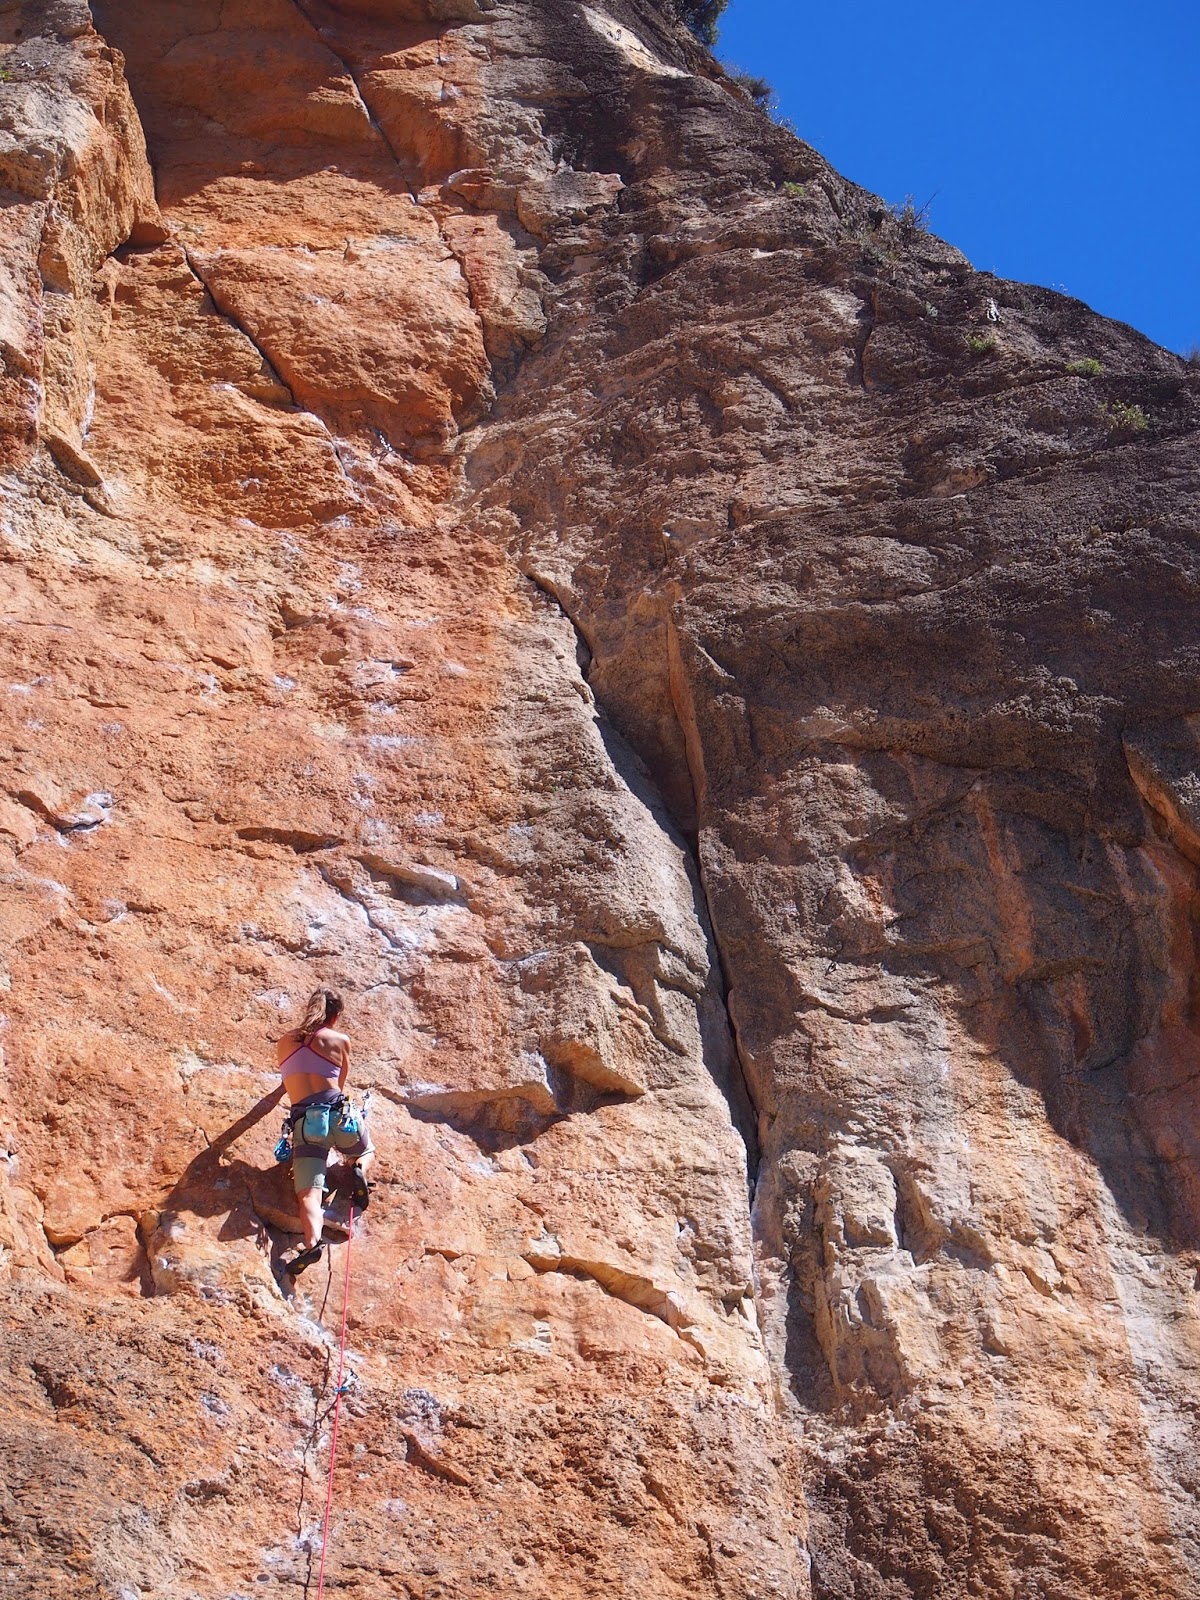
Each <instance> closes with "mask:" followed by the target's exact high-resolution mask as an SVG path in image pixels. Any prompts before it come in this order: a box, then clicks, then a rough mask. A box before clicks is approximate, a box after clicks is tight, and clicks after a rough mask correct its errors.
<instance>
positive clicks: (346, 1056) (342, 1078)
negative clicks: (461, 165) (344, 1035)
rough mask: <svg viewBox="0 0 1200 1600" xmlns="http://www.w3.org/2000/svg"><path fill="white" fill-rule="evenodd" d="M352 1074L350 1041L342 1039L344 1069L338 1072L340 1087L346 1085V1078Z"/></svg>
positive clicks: (342, 1087)
mask: <svg viewBox="0 0 1200 1600" xmlns="http://www.w3.org/2000/svg"><path fill="white" fill-rule="evenodd" d="M349 1076H350V1041H349V1039H345V1040H343V1041H342V1070H341V1071H340V1072H339V1073H338V1088H339V1089H344V1088H345V1087H346V1079H347V1078H348V1077H349Z"/></svg>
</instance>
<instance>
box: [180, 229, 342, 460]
mask: <svg viewBox="0 0 1200 1600" xmlns="http://www.w3.org/2000/svg"><path fill="white" fill-rule="evenodd" d="M181 249H182V250H183V259H184V260H185V261H186V262H187V268H188V271H189V272H190V273H191V275H192V277H193V278H195V280H196V282H197V283H198V284H199V285H200V287H201V288H202V289H203V290H204V292H205V294H206V295H207V296H208V298H209V301H210V302H211V304H212V307H213V310H214V311H215V312H216V313H217V315H218V316H221V317H224V318H225V321H226V322H227V323H228V324H229V326H230V327H231V328H233V329H234V330H235V332H237V333H240V334H241V336H242V338H243V339H245V341H246V343H247V344H249V345H251V346H253V348H254V349H255V350H256V351H257V352H258V354H259V355H260V356H261V357H262V363H263V366H264V367H265V368H266V371H267V376H268V377H269V378H270V379H271V381H272V382H274V383H277V384H278V385H279V387H280V388H281V389H282V390H284V392H285V393H286V394H287V397H288V403H289V404H290V405H292V406H294V407H295V409H296V410H297V411H303V410H305V409H306V408H305V407H304V406H302V405H300V404H299V402H298V401H297V399H296V394H295V391H294V389H293V388H292V385H291V383H290V382H288V381H287V380H286V379H285V377H284V376H283V375H282V373H281V371H280V368H279V366H278V364H277V363H276V362H275V361H274V360H272V358H271V357H270V356H269V355H268V354H267V352H266V350H264V349H263V347H262V345H261V344H259V342H258V340H257V339H256V338H255V337H254V335H253V333H251V331H250V329H249V328H248V327H247V326H246V324H245V322H244V321H243V320H242V319H241V318H240V317H239V316H238V315H237V313H236V312H235V311H234V309H233V307H232V306H230V305H229V304H228V303H227V302H225V301H223V300H222V299H220V298H219V297H218V295H217V291H216V290H215V289H214V288H213V286H212V284H211V283H210V282H209V281H208V279H207V278H206V277H205V276H204V274H203V272H201V270H200V268H199V267H198V266H197V265H196V262H195V259H194V257H193V255H192V253H191V251H190V250H188V248H187V247H186V245H185V246H181ZM309 415H310V416H311V415H314V413H312V412H310V413H309ZM334 453H335V454H336V451H335V452H334ZM339 465H340V462H339Z"/></svg>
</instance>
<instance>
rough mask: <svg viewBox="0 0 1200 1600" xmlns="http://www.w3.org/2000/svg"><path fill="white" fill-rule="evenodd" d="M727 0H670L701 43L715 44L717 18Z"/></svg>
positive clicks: (672, 7) (674, 9) (672, 6)
mask: <svg viewBox="0 0 1200 1600" xmlns="http://www.w3.org/2000/svg"><path fill="white" fill-rule="evenodd" d="M728 4H729V0H670V5H671V9H672V11H674V12H676V13H677V14H678V15H679V16H680V17H681V18H682V19H683V21H684V22H686V23H687V25H688V27H689V28H690V29H691V30H692V32H693V33H694V34H695V35H696V37H697V39H699V40H700V41H701V42H702V43H703V44H716V42H717V20H718V18H719V17H720V15H721V13H722V11H724V9H725V7H726V6H727V5H728Z"/></svg>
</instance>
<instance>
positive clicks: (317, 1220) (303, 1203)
mask: <svg viewBox="0 0 1200 1600" xmlns="http://www.w3.org/2000/svg"><path fill="white" fill-rule="evenodd" d="M324 1199H325V1191H324V1189H322V1188H320V1187H319V1186H318V1187H317V1188H315V1189H304V1190H302V1191H301V1192H300V1193H299V1194H298V1195H297V1196H296V1205H297V1206H298V1207H299V1210H300V1220H301V1222H303V1224H304V1247H305V1249H306V1250H311V1249H312V1247H313V1246H314V1245H315V1244H316V1243H317V1241H318V1239H320V1237H321V1229H322V1228H323V1227H324V1225H325V1207H324V1205H323V1204H322V1202H323V1201H324Z"/></svg>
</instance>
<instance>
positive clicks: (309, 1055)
mask: <svg viewBox="0 0 1200 1600" xmlns="http://www.w3.org/2000/svg"><path fill="white" fill-rule="evenodd" d="M297 1057H300V1059H299V1060H297ZM293 1062H295V1063H296V1064H295V1066H293V1065H292V1063H293ZM294 1072H308V1073H311V1074H312V1076H313V1077H314V1078H328V1079H329V1082H330V1083H336V1082H337V1081H338V1079H339V1078H340V1077H341V1075H342V1069H341V1067H339V1066H338V1064H337V1062H336V1061H330V1059H329V1057H328V1056H323V1055H322V1054H321V1052H320V1051H319V1050H314V1049H313V1047H312V1046H311V1045H308V1044H301V1045H297V1046H296V1048H295V1049H294V1050H293V1051H292V1053H291V1055H290V1056H286V1057H285V1058H284V1060H282V1061H281V1062H280V1063H279V1076H280V1077H281V1078H283V1079H287V1078H290V1077H291V1075H292V1073H294Z"/></svg>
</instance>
